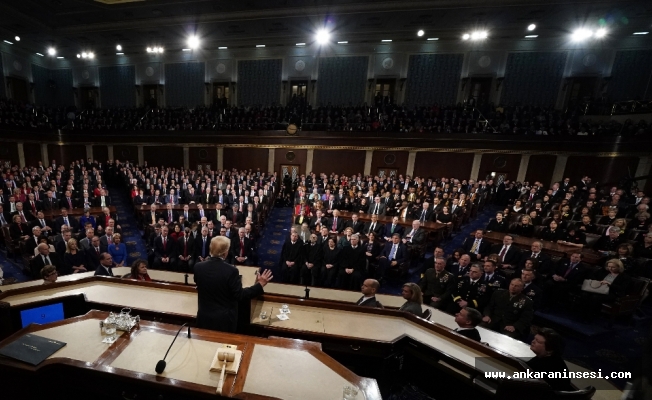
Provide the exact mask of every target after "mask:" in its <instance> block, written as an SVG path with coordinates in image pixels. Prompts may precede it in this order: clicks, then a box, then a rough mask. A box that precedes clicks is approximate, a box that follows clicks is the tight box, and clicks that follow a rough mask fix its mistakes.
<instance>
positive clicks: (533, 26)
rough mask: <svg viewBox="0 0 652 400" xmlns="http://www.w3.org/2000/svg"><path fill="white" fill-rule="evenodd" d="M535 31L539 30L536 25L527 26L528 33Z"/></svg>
mask: <svg viewBox="0 0 652 400" xmlns="http://www.w3.org/2000/svg"><path fill="white" fill-rule="evenodd" d="M535 29H537V26H536V25H535V24H530V25H528V26H527V30H528V31H533V30H535Z"/></svg>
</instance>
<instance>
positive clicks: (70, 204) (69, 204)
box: [68, 197, 72, 208]
mask: <svg viewBox="0 0 652 400" xmlns="http://www.w3.org/2000/svg"><path fill="white" fill-rule="evenodd" d="M68 207H70V208H72V201H70V197H68Z"/></svg>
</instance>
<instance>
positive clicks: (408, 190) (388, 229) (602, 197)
mask: <svg viewBox="0 0 652 400" xmlns="http://www.w3.org/2000/svg"><path fill="white" fill-rule="evenodd" d="M2 180H3V182H2V185H1V186H2V188H1V189H0V201H1V202H2V206H1V207H2V208H1V209H0V222H2V224H3V226H6V228H7V229H6V230H5V229H3V232H5V233H6V234H8V235H9V238H6V239H10V240H5V243H10V244H11V243H13V244H14V245H17V249H19V251H20V252H21V254H22V256H23V258H24V260H25V262H26V264H27V265H28V266H29V270H30V271H31V274H32V277H33V278H42V279H43V280H44V283H49V282H54V281H56V276H57V275H65V274H74V273H80V272H86V271H92V270H95V271H96V274H104V273H106V274H110V271H111V267H115V266H126V265H127V252H126V248H125V244H124V243H123V238H122V237H121V232H122V229H121V226H120V221H119V220H118V217H117V214H116V213H115V209H114V208H113V207H112V204H111V196H109V193H108V190H109V189H108V186H107V185H111V187H112V188H115V189H114V190H116V189H117V190H121V191H124V194H125V195H126V194H127V193H128V194H129V197H130V198H131V200H132V203H133V210H134V213H135V215H136V216H137V218H138V220H139V221H140V224H141V229H142V232H143V239H144V240H145V242H146V246H147V250H148V254H147V256H145V255H143V257H142V259H139V260H137V262H136V263H134V265H133V268H132V273H131V274H129V276H130V277H132V278H133V279H144V280H149V276H148V274H147V268H148V267H149V268H155V269H164V270H170V271H181V272H192V269H193V265H194V264H195V263H196V262H200V261H203V260H204V259H206V258H207V257H208V256H209V253H208V250H209V249H208V244H209V242H210V239H211V238H213V237H215V236H218V235H220V236H226V237H228V238H229V239H230V241H231V249H230V252H229V255H228V257H227V258H228V260H227V261H229V262H231V263H234V264H236V265H258V258H257V248H258V240H259V232H260V229H261V228H262V227H263V226H264V224H265V219H266V216H267V214H268V212H269V209H270V208H271V207H273V206H274V205H275V204H277V205H279V206H291V207H293V208H294V214H295V216H294V217H293V218H294V225H293V227H292V229H291V230H290V233H289V234H288V235H287V237H286V238H285V241H284V244H283V248H282V252H281V254H280V260H279V265H277V266H266V268H272V269H276V271H277V273H278V276H279V279H281V280H282V281H284V282H286V283H293V284H302V285H312V286H323V287H336V288H340V289H344V290H356V291H357V290H361V289H360V288H362V294H363V298H362V299H361V305H364V306H374V307H382V305H381V304H380V302H378V301H377V300H375V296H373V295H374V294H375V293H376V291H377V290H378V289H379V288H380V287H381V286H382V285H386V284H391V283H392V282H396V281H399V282H400V281H401V280H405V279H407V278H408V274H409V271H415V270H416V271H420V272H421V279H420V281H419V282H417V283H416V284H415V283H407V284H405V285H404V286H403V297H404V298H405V299H406V304H405V305H404V307H402V308H401V310H403V311H406V312H412V313H414V314H417V315H421V314H422V308H421V307H420V306H421V304H427V305H430V306H432V307H434V308H437V309H440V310H442V311H445V312H449V313H451V314H456V315H458V316H459V315H463V316H465V318H460V321H458V322H459V323H460V326H464V325H465V324H471V325H473V323H472V322H473V321H475V325H478V324H480V323H481V324H483V326H486V327H489V328H490V329H494V330H496V331H498V332H501V333H503V334H506V335H509V336H512V337H514V338H517V339H523V338H524V337H525V336H527V334H528V332H529V327H530V325H531V323H532V318H533V312H534V310H536V309H555V308H559V307H568V305H569V304H575V305H577V307H580V308H582V309H583V310H584V311H585V312H584V313H583V314H582V315H583V316H584V317H586V318H595V317H596V316H597V315H598V313H599V312H600V310H601V307H602V305H603V304H613V303H614V302H616V301H618V299H619V298H621V297H622V296H626V295H631V294H634V291H635V290H636V288H637V286H636V279H637V278H638V277H641V276H643V277H649V276H650V275H651V274H650V268H651V266H650V262H649V260H650V259H651V258H652V232H651V231H650V229H652V228H650V214H649V208H648V207H649V201H650V199H649V197H647V196H646V195H645V193H643V192H642V191H640V190H637V189H636V188H634V189H631V190H629V189H628V190H626V189H625V188H618V187H613V188H605V190H602V191H600V190H598V189H599V188H596V187H595V186H594V185H593V184H592V183H591V179H590V177H588V176H585V177H583V179H582V180H580V181H579V182H571V181H570V179H568V178H566V179H564V180H563V181H561V182H556V183H553V184H552V185H551V186H550V187H549V188H546V186H545V185H543V184H542V183H540V182H534V183H532V184H530V183H528V182H511V181H507V180H505V181H503V182H494V181H492V180H488V181H484V180H481V181H474V180H470V179H469V180H466V179H461V180H460V179H458V178H454V177H449V178H446V177H442V178H431V177H428V178H422V177H417V176H415V177H410V176H405V177H404V176H402V175H399V176H391V177H387V176H382V177H380V176H362V175H361V174H357V175H353V176H347V175H337V174H330V175H327V174H324V173H321V174H319V175H317V174H315V173H310V174H308V175H302V176H297V177H296V178H295V179H294V180H293V179H291V178H290V177H289V176H285V177H282V178H278V177H277V174H276V173H270V174H268V173H265V172H261V171H259V170H257V171H253V170H249V171H237V170H232V171H211V170H206V171H188V170H183V169H176V168H158V167H148V166H137V165H133V164H131V163H130V162H125V163H121V162H119V161H117V160H116V161H115V162H108V163H105V164H102V163H99V162H96V161H92V160H90V159H89V160H87V161H83V160H78V161H75V162H74V163H72V164H71V165H70V166H68V167H64V166H62V165H57V163H56V161H54V160H53V161H52V164H51V165H50V166H47V167H45V166H42V165H39V166H36V167H29V168H24V169H18V168H17V167H14V168H12V169H6V170H4V171H3V173H2ZM607 189H608V190H607ZM487 204H492V205H496V206H499V207H500V209H501V210H502V211H499V212H497V213H496V216H495V218H494V219H492V220H491V221H490V222H489V224H488V225H487V227H486V229H478V230H477V231H475V232H474V233H473V235H472V236H470V237H469V238H467V239H466V240H465V241H464V243H463V244H462V245H461V247H460V248H458V249H455V251H454V252H452V254H445V252H444V250H443V248H442V247H441V245H440V241H441V239H442V237H450V235H451V234H454V233H455V232H458V231H459V229H460V227H461V226H462V225H463V224H464V223H465V222H466V221H467V220H468V219H469V218H470V217H471V216H472V215H473V214H474V213H475V212H477V211H478V210H481V209H483V208H484V207H485V206H486V205H487ZM496 235H498V236H496ZM515 240H519V241H520V244H521V247H519V246H517V245H516V244H515ZM168 241H169V242H168ZM523 243H525V244H526V245H527V247H528V248H527V250H523V249H522V246H523ZM430 244H433V246H432V247H431V246H430ZM555 246H562V250H561V251H560V250H559V247H555ZM433 247H434V250H433V256H432V257H425V252H426V249H429V248H433ZM555 250H557V251H556V252H555ZM560 252H561V253H566V254H567V256H568V257H561V258H560V257H559V253H560ZM51 266H53V267H51ZM98 271H99V272H98ZM53 277H54V278H53ZM585 280H591V282H596V283H595V285H597V286H596V287H594V288H593V289H596V290H593V291H591V290H587V289H586V287H585V286H586V283H585ZM603 286H604V289H600V290H597V289H599V288H600V287H603ZM372 297H374V299H373V301H371V298H372ZM515 298H516V299H517V300H518V301H517V302H516V303H514V304H518V306H517V309H515V310H513V312H506V311H505V307H506V304H508V303H509V302H510V301H513V300H514V299H515ZM510 299H511V300H510ZM362 303H364V304H362ZM477 313H479V314H480V315H481V320H478V319H477V318H474V317H473V315H476V316H477V315H478V314H477ZM467 317H468V318H467ZM469 321H471V322H469ZM475 325H474V326H475Z"/></svg>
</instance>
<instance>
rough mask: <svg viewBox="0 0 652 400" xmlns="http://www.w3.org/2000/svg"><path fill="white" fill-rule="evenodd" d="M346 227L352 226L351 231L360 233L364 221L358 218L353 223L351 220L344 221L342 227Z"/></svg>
mask: <svg viewBox="0 0 652 400" xmlns="http://www.w3.org/2000/svg"><path fill="white" fill-rule="evenodd" d="M338 222H339V221H338ZM331 223H332V222H331ZM376 225H379V224H376ZM331 227H332V226H331ZM348 227H351V228H353V233H360V232H362V229H363V228H364V222H362V221H360V220H358V221H357V222H355V223H354V222H353V220H351V221H346V224H344V228H348Z"/></svg>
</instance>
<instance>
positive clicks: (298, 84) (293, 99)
mask: <svg viewBox="0 0 652 400" xmlns="http://www.w3.org/2000/svg"><path fill="white" fill-rule="evenodd" d="M307 98H308V81H307V80H297V81H290V97H289V98H288V104H289V105H301V104H304V103H305V101H306V99H307Z"/></svg>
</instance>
